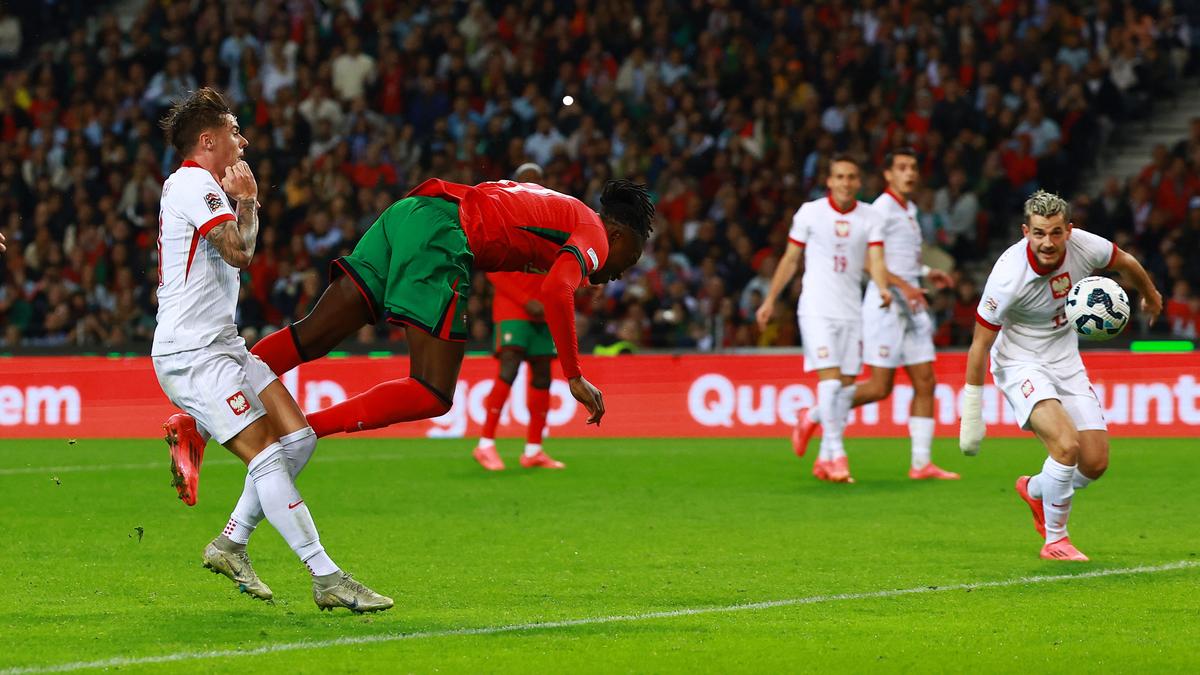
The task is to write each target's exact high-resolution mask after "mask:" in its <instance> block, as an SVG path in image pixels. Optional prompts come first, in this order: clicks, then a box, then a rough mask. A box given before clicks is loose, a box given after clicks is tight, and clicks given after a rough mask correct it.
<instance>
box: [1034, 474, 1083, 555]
mask: <svg viewBox="0 0 1200 675" xmlns="http://www.w3.org/2000/svg"><path fill="white" fill-rule="evenodd" d="M1074 474H1075V466H1074V465H1067V464H1059V463H1058V462H1056V461H1055V460H1054V458H1053V457H1047V458H1046V462H1045V463H1044V464H1042V472H1041V473H1040V474H1038V476H1039V479H1038V484H1039V485H1040V487H1041V492H1042V510H1043V511H1045V513H1046V543H1047V544H1052V543H1054V542H1056V541H1058V540H1059V539H1062V538H1064V537H1066V536H1067V519H1068V518H1070V517H1071V496H1072V495H1074V494H1075V488H1074V486H1073V485H1072V478H1073V476H1074Z"/></svg>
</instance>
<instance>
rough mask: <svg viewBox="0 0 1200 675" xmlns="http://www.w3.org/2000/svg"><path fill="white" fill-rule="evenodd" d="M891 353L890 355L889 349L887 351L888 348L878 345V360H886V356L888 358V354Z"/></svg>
mask: <svg viewBox="0 0 1200 675" xmlns="http://www.w3.org/2000/svg"><path fill="white" fill-rule="evenodd" d="M891 353H892V350H891V349H888V346H887V345H879V356H880V358H884V359H886V358H887V356H888V354H891Z"/></svg>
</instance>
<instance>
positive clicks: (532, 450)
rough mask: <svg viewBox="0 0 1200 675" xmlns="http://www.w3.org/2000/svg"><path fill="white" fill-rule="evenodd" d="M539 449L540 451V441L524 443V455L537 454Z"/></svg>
mask: <svg viewBox="0 0 1200 675" xmlns="http://www.w3.org/2000/svg"><path fill="white" fill-rule="evenodd" d="M541 451H542V444H541V443H526V444H525V456H526V457H533V456H534V455H536V454H538V453H539V452H541Z"/></svg>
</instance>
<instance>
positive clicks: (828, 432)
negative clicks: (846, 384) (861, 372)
mask: <svg viewBox="0 0 1200 675" xmlns="http://www.w3.org/2000/svg"><path fill="white" fill-rule="evenodd" d="M841 389H842V383H841V381H839V380H836V379H834V380H821V381H820V382H818V383H817V409H818V410H820V411H821V419H822V420H824V422H822V424H821V454H820V456H819V459H820V460H821V461H829V460H833V459H837V455H836V454H835V453H836V452H838V450H839V449H840V448H841V445H842V425H840V424H838V415H837V408H838V392H839V391H841ZM842 452H843V454H844V451H842Z"/></svg>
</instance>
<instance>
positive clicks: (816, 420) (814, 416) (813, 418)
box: [808, 405, 821, 424]
mask: <svg viewBox="0 0 1200 675" xmlns="http://www.w3.org/2000/svg"><path fill="white" fill-rule="evenodd" d="M808 419H809V421H810V422H812V423H813V424H820V423H821V406H820V405H814V406H813V407H811V408H809V409H808Z"/></svg>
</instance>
